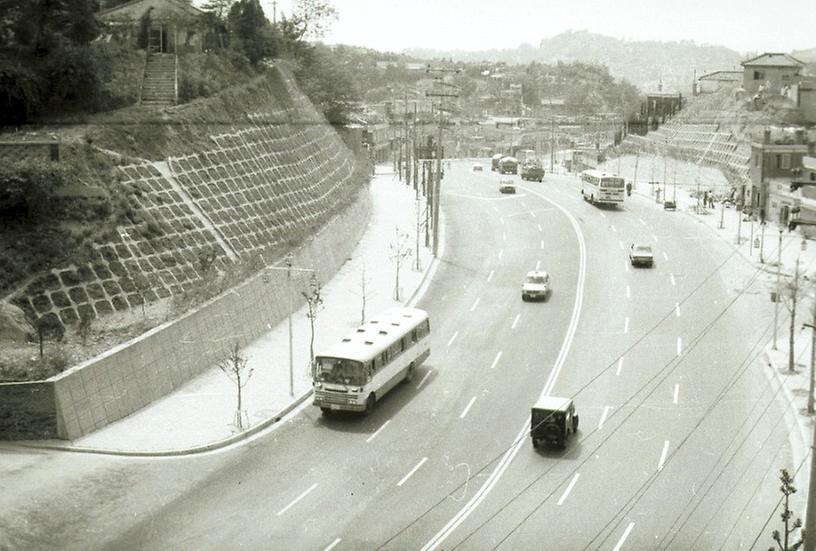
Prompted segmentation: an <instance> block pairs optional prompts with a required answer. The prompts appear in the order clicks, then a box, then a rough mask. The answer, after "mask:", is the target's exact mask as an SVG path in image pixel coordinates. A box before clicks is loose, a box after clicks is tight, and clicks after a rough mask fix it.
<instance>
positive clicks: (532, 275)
mask: <svg viewBox="0 0 816 551" xmlns="http://www.w3.org/2000/svg"><path fill="white" fill-rule="evenodd" d="M549 296H550V274H548V273H547V272H542V271H540V270H535V271H532V272H527V277H526V278H524V283H522V284H521V300H523V301H525V302H526V301H528V300H531V299H534V298H543V299H544V300H547V298H548V297H549Z"/></svg>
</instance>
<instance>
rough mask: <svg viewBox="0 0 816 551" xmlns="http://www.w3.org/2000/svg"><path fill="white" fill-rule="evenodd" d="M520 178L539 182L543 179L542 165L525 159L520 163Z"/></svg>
mask: <svg viewBox="0 0 816 551" xmlns="http://www.w3.org/2000/svg"><path fill="white" fill-rule="evenodd" d="M521 179H522V180H534V181H536V182H541V181H543V180H544V166H543V165H542V164H541V163H540V162H538V161H527V162H525V163H523V164H522V165H521Z"/></svg>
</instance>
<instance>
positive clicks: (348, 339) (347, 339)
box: [343, 337, 351, 342]
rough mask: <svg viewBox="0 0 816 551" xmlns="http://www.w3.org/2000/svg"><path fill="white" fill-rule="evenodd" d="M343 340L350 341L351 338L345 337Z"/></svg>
mask: <svg viewBox="0 0 816 551" xmlns="http://www.w3.org/2000/svg"><path fill="white" fill-rule="evenodd" d="M343 342H351V339H350V338H348V337H346V338H345V339H343Z"/></svg>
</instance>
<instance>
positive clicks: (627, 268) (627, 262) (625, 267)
mask: <svg viewBox="0 0 816 551" xmlns="http://www.w3.org/2000/svg"><path fill="white" fill-rule="evenodd" d="M623 269H624V270H626V271H627V272H628V271H629V261H628V260H624V261H623Z"/></svg>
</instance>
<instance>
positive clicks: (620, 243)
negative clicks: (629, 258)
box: [618, 241, 626, 251]
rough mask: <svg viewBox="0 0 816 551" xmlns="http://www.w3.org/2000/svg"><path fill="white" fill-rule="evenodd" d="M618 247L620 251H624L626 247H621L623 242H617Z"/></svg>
mask: <svg viewBox="0 0 816 551" xmlns="http://www.w3.org/2000/svg"><path fill="white" fill-rule="evenodd" d="M618 247H620V248H621V250H622V251H625V250H626V247H624V246H623V241H618Z"/></svg>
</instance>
